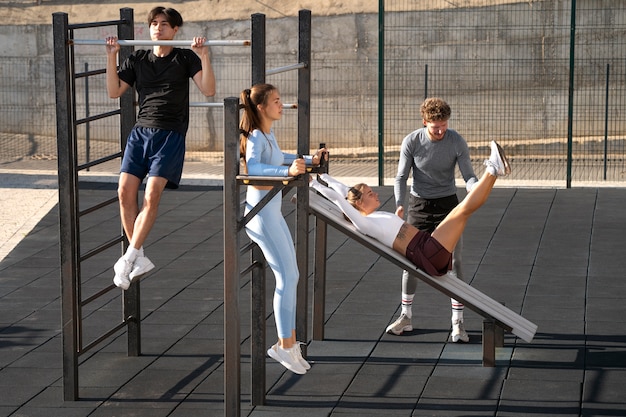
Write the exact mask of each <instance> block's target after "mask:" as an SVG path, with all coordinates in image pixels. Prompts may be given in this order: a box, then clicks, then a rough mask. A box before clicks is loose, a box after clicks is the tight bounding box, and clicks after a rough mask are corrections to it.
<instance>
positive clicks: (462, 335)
mask: <svg viewBox="0 0 626 417" xmlns="http://www.w3.org/2000/svg"><path fill="white" fill-rule="evenodd" d="M450 340H451V341H452V342H454V343H456V342H459V341H460V342H464V343H467V342H469V336H468V335H467V332H466V331H465V325H464V324H463V320H462V319H458V320H453V321H452V333H450Z"/></svg>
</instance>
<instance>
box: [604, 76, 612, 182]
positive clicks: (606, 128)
mask: <svg viewBox="0 0 626 417" xmlns="http://www.w3.org/2000/svg"><path fill="white" fill-rule="evenodd" d="M610 76H611V64H606V87H605V92H604V180H605V181H606V170H607V163H608V157H609V154H608V144H609V86H610V85H611V82H610Z"/></svg>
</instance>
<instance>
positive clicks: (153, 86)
mask: <svg viewBox="0 0 626 417" xmlns="http://www.w3.org/2000/svg"><path fill="white" fill-rule="evenodd" d="M200 70H202V63H201V61H200V58H199V57H198V55H196V53H195V52H193V51H192V50H189V49H180V48H174V49H173V50H172V52H171V53H170V54H169V55H167V56H165V57H162V58H159V57H157V56H156V55H154V54H153V53H152V51H151V50H138V51H134V52H133V53H132V54H131V55H130V56H129V57H128V59H127V60H125V61H124V62H123V63H122V65H120V68H119V70H118V75H119V77H120V79H121V80H122V81H124V82H125V83H127V84H129V85H131V86H132V85H135V84H136V89H137V93H138V94H139V114H138V115H137V125H139V126H143V127H152V128H158V129H164V130H173V131H176V132H179V133H181V134H183V135H185V134H186V133H187V128H188V127H189V78H192V77H193V76H194V75H196V73H197V72H198V71H200Z"/></svg>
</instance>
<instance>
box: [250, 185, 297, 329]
mask: <svg viewBox="0 0 626 417" xmlns="http://www.w3.org/2000/svg"><path fill="white" fill-rule="evenodd" d="M265 194H267V191H264V190H257V189H254V188H252V187H248V192H247V196H246V210H245V211H246V213H248V211H250V210H251V209H252V207H254V206H255V205H256V204H257V203H258V202H259V201H260V200H261V199H262V198H263V196H264V195H265ZM281 206H282V196H281V194H280V193H278V195H277V196H275V197H274V198H273V199H272V200H271V201H270V202H269V203H268V204H267V205H266V206H265V207H263V209H261V211H260V212H259V213H257V215H256V216H254V217H253V218H252V219H251V220H250V221H249V222H248V224H247V225H246V233H247V234H248V236H249V237H250V239H252V241H253V242H255V243H256V244H257V245H259V247H260V248H261V250H262V251H263V255H264V256H265V260H266V261H267V263H268V264H269V266H270V268H272V272H274V277H275V278H276V289H275V290H274V303H273V304H274V320H276V329H277V331H278V337H280V338H282V339H287V338H289V337H291V333H292V330H294V329H295V328H296V298H297V289H298V277H299V271H298V264H297V262H296V250H295V248H294V245H293V239H292V238H291V233H290V232H289V227H288V226H287V222H285V218H284V217H283V214H282V211H281Z"/></svg>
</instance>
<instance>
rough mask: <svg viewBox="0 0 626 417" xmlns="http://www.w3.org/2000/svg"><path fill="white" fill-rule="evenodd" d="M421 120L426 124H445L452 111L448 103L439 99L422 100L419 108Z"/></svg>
mask: <svg viewBox="0 0 626 417" xmlns="http://www.w3.org/2000/svg"><path fill="white" fill-rule="evenodd" d="M420 113H421V114H422V119H423V120H426V121H427V122H445V121H446V120H448V119H449V118H450V115H451V114H452V110H451V109H450V106H449V105H448V103H446V102H445V101H444V100H443V99H441V98H439V97H431V98H427V99H426V100H424V102H423V103H422V106H421V107H420Z"/></svg>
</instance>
